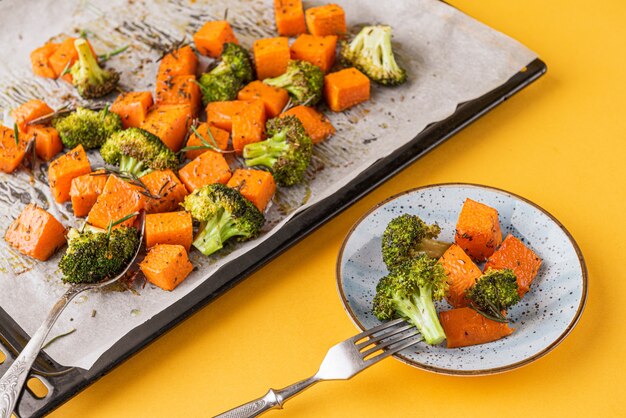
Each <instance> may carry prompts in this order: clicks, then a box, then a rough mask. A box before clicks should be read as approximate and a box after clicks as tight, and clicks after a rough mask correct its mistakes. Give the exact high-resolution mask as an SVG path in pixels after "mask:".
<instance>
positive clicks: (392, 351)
mask: <svg viewBox="0 0 626 418" xmlns="http://www.w3.org/2000/svg"><path fill="white" fill-rule="evenodd" d="M416 337H417V338H416ZM406 339H408V341H404V342H403V343H402V344H400V345H398V346H397V347H393V348H390V349H389V350H386V351H383V352H382V353H380V354H378V355H376V356H374V357H372V358H369V359H367V360H364V361H363V362H364V364H365V367H369V366H371V365H372V364H374V363H378V362H379V361H381V360H383V359H385V358H387V357H389V356H391V355H392V354H396V353H397V352H399V351H402V350H404V349H405V348H409V347H410V346H412V345H413V344H416V343H418V342H420V341H423V338H422V336H421V335H420V334H414V335H411V336H410V337H406V338H403V339H402V340H406ZM402 340H399V341H396V342H395V343H394V344H397V343H399V342H400V341H402Z"/></svg>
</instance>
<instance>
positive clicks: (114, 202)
mask: <svg viewBox="0 0 626 418" xmlns="http://www.w3.org/2000/svg"><path fill="white" fill-rule="evenodd" d="M142 191H143V190H142V189H141V188H140V187H139V186H135V185H132V184H130V183H128V182H126V181H124V180H122V179H120V178H119V177H117V176H115V175H110V176H109V178H108V179H107V181H106V183H105V184H104V189H103V190H102V193H101V194H100V196H98V198H97V199H96V203H94V205H93V207H92V208H91V210H90V211H89V215H88V216H87V222H88V223H89V224H91V225H93V226H97V227H98V228H102V229H107V228H108V227H109V224H111V223H113V222H116V221H118V220H120V219H122V218H123V217H125V216H127V215H130V214H131V213H135V212H139V211H140V210H142V209H144V207H145V196H144V195H143V194H142V193H141V192H142ZM135 218H136V216H133V217H132V218H130V219H127V220H126V221H124V222H122V223H120V224H118V225H116V226H115V228H117V227H119V226H122V225H126V226H132V225H133V223H134V222H135Z"/></svg>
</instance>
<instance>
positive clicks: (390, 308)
mask: <svg viewBox="0 0 626 418" xmlns="http://www.w3.org/2000/svg"><path fill="white" fill-rule="evenodd" d="M446 280H447V276H446V273H445V271H444V269H443V266H442V265H441V263H439V262H437V260H436V259H434V258H430V257H428V256H427V255H426V254H420V255H418V256H417V257H415V258H413V259H411V260H409V261H407V262H406V263H404V264H403V265H402V266H401V267H400V268H398V269H396V270H394V271H393V272H391V273H390V274H389V275H387V276H385V277H383V278H382V279H380V281H379V282H378V285H377V286H376V296H374V302H373V308H372V311H373V313H374V315H376V317H377V318H378V319H380V320H383V321H384V320H389V319H394V318H398V317H400V318H405V319H406V320H407V321H408V322H410V323H411V324H413V325H415V326H416V327H417V329H418V330H419V331H420V333H421V334H422V337H424V341H426V342H427V343H428V344H432V345H435V344H439V343H440V342H442V341H443V340H444V339H445V338H446V334H445V332H444V330H443V328H442V326H441V323H440V322H439V316H438V315H437V310H436V309H435V304H434V301H435V300H441V298H443V296H444V295H445V293H446V290H447V282H446Z"/></svg>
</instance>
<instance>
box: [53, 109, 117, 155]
mask: <svg viewBox="0 0 626 418" xmlns="http://www.w3.org/2000/svg"><path fill="white" fill-rule="evenodd" d="M52 126H54V128H55V129H56V130H57V131H58V132H59V137H60V138H61V142H63V145H65V146H66V147H68V148H75V147H76V146H78V145H79V144H82V145H83V147H84V148H85V149H91V148H98V147H101V146H102V144H104V142H105V141H106V140H107V138H108V137H109V136H110V135H112V134H113V133H114V132H117V131H119V130H120V129H122V119H121V118H120V115H118V114H117V113H113V112H109V111H108V110H100V111H95V110H89V109H85V108H82V107H78V108H76V111H74V112H71V113H70V114H68V115H66V116H61V117H57V118H54V119H53V120H52Z"/></svg>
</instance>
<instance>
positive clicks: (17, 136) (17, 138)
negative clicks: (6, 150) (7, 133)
mask: <svg viewBox="0 0 626 418" xmlns="http://www.w3.org/2000/svg"><path fill="white" fill-rule="evenodd" d="M13 136H14V138H13V139H15V145H16V146H19V145H20V131H19V129H17V122H14V123H13Z"/></svg>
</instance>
